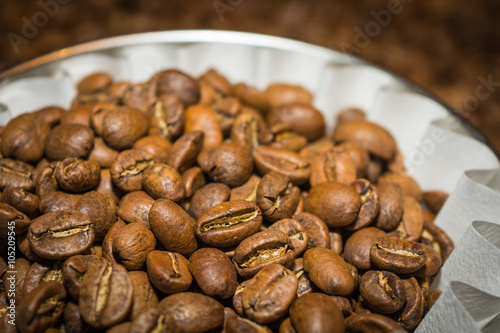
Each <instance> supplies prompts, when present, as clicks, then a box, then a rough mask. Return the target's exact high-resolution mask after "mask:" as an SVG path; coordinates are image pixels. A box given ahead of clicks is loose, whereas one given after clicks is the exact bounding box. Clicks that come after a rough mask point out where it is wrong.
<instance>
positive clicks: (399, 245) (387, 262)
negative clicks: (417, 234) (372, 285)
mask: <svg viewBox="0 0 500 333" xmlns="http://www.w3.org/2000/svg"><path fill="white" fill-rule="evenodd" d="M425 253H426V252H425V247H424V245H422V244H419V243H415V242H410V241H406V240H403V239H398V238H384V239H380V240H377V241H375V242H374V243H373V245H372V246H371V249H370V257H371V260H372V263H373V264H374V265H375V266H377V267H378V268H380V269H384V270H388V271H390V272H394V273H398V274H407V273H413V272H415V271H417V270H418V269H420V268H421V267H422V266H423V265H425V262H426V255H425Z"/></svg>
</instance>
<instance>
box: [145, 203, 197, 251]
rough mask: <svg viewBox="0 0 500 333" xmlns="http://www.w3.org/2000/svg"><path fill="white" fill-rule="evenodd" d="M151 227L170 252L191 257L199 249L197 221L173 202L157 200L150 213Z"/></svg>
mask: <svg viewBox="0 0 500 333" xmlns="http://www.w3.org/2000/svg"><path fill="white" fill-rule="evenodd" d="M149 225H150V227H151V230H152V231H153V233H154V235H155V236H156V238H157V239H158V241H159V242H160V243H161V244H162V245H163V246H164V247H165V249H167V250H168V251H172V252H178V253H180V254H182V255H184V256H186V257H189V256H190V255H191V254H193V252H194V251H196V249H197V248H198V244H197V242H196V237H195V230H196V221H195V220H194V219H193V218H192V217H191V216H189V214H188V213H187V212H186V211H185V210H184V209H182V208H181V207H180V206H178V205H177V204H176V203H175V202H173V201H170V200H166V199H160V200H156V202H155V203H154V204H153V206H152V207H151V209H150V211H149Z"/></svg>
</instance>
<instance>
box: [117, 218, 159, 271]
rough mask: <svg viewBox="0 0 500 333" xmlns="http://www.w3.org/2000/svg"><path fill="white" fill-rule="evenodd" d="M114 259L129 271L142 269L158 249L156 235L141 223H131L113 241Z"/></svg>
mask: <svg viewBox="0 0 500 333" xmlns="http://www.w3.org/2000/svg"><path fill="white" fill-rule="evenodd" d="M112 248H113V252H114V255H113V256H114V258H115V259H116V260H117V261H118V262H119V263H120V264H122V265H123V266H125V268H126V269H128V270H131V271H132V270H138V269H141V268H142V267H143V266H144V265H145V264H146V259H147V256H148V254H149V252H151V251H153V250H154V249H155V248H156V238H155V236H154V234H153V233H152V232H151V230H149V228H148V227H146V226H145V225H144V224H141V223H129V224H127V225H126V226H125V227H123V228H122V229H121V230H120V231H119V232H118V234H117V235H116V236H115V237H114V239H113V245H112Z"/></svg>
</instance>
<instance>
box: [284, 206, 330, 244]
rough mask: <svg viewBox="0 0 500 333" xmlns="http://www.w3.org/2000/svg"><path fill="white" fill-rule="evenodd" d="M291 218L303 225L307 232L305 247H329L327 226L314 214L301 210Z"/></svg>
mask: <svg viewBox="0 0 500 333" xmlns="http://www.w3.org/2000/svg"><path fill="white" fill-rule="evenodd" d="M293 218H294V219H295V220H297V221H299V223H300V224H301V225H302V226H303V227H304V230H305V231H306V234H307V247H308V248H313V247H325V248H327V249H328V248H330V247H331V238H330V235H329V230H328V226H327V225H326V224H325V222H323V221H322V220H321V219H320V218H319V217H317V216H316V215H314V214H311V213H306V212H302V213H300V214H296V215H294V216H293Z"/></svg>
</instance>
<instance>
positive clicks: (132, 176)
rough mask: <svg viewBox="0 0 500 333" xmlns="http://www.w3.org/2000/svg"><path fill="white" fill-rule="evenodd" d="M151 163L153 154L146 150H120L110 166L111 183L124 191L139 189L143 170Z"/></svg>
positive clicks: (152, 162)
mask: <svg viewBox="0 0 500 333" xmlns="http://www.w3.org/2000/svg"><path fill="white" fill-rule="evenodd" d="M153 164H154V161H153V155H151V154H150V153H149V152H147V151H144V150H137V149H130V150H125V151H122V152H121V153H120V154H118V156H117V157H116V160H115V161H114V162H113V164H112V165H111V168H110V173H111V179H112V180H113V184H115V185H116V186H117V187H118V188H119V189H121V190H123V191H125V192H132V191H140V190H141V189H142V177H143V173H144V170H146V168H147V167H149V166H150V165H153Z"/></svg>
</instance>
